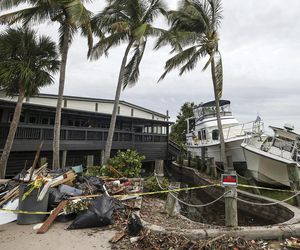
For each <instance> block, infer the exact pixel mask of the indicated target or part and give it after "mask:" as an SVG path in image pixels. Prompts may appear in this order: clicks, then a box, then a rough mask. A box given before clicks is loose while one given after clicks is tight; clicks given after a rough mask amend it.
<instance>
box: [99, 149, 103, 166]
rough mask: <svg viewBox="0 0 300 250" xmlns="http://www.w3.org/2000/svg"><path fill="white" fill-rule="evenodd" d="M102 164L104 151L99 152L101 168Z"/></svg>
mask: <svg viewBox="0 0 300 250" xmlns="http://www.w3.org/2000/svg"><path fill="white" fill-rule="evenodd" d="M103 164H104V150H101V152H100V165H101V166H103Z"/></svg>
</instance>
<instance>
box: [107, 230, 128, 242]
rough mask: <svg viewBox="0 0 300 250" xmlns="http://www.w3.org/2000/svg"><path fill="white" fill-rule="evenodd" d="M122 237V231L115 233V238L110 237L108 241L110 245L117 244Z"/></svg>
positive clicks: (123, 233) (123, 234)
mask: <svg viewBox="0 0 300 250" xmlns="http://www.w3.org/2000/svg"><path fill="white" fill-rule="evenodd" d="M124 236H125V232H124V231H121V232H117V233H116V234H115V236H114V237H112V238H111V239H110V240H109V242H111V243H116V242H118V241H119V240H121V239H122V238H123V237H124Z"/></svg>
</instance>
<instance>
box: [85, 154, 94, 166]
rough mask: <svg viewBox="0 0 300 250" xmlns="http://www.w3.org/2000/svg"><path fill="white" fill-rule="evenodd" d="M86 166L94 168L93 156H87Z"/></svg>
mask: <svg viewBox="0 0 300 250" xmlns="http://www.w3.org/2000/svg"><path fill="white" fill-rule="evenodd" d="M86 166H87V167H92V166H94V155H88V156H87V158H86Z"/></svg>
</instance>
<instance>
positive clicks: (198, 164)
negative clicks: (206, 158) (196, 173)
mask: <svg viewBox="0 0 300 250" xmlns="http://www.w3.org/2000/svg"><path fill="white" fill-rule="evenodd" d="M196 168H197V169H198V170H200V169H201V161H200V157H199V156H198V155H196Z"/></svg>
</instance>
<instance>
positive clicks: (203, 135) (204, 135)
mask: <svg viewBox="0 0 300 250" xmlns="http://www.w3.org/2000/svg"><path fill="white" fill-rule="evenodd" d="M202 140H206V131H205V129H202Z"/></svg>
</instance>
